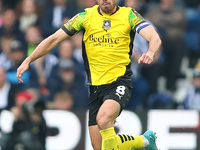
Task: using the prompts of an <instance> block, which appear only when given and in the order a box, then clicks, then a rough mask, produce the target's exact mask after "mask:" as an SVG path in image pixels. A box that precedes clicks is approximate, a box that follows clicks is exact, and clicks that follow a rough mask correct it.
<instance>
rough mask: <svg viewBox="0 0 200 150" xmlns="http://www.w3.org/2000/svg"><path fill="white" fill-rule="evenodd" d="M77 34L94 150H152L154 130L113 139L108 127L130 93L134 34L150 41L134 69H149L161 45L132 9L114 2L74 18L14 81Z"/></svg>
mask: <svg viewBox="0 0 200 150" xmlns="http://www.w3.org/2000/svg"><path fill="white" fill-rule="evenodd" d="M81 30H83V31H84V36H83V59H84V64H85V70H86V72H87V77H88V85H89V87H90V102H89V131H90V137H91V141H92V146H93V148H94V149H95V150H101V149H102V150H130V149H142V148H144V149H145V150H157V147H156V143H155V139H156V136H155V134H154V132H153V131H147V132H145V133H144V134H143V135H140V136H128V135H117V134H116V133H115V130H114V127H113V125H114V122H115V119H116V118H117V116H118V115H120V112H121V111H122V109H123V108H124V106H125V105H126V103H127V102H128V100H129V98H130V93H131V90H132V84H131V78H130V76H131V75H132V71H131V69H130V62H131V61H130V56H131V51H132V47H133V39H134V35H135V33H136V32H138V33H139V34H140V35H141V36H142V37H144V38H145V39H146V40H147V41H149V48H148V51H147V52H146V53H144V54H143V55H142V56H141V57H140V58H139V60H138V63H139V64H140V63H145V64H150V63H151V62H152V61H153V58H154V56H155V55H156V53H157V52H158V51H159V49H160V46H161V40H160V38H159V35H158V34H157V32H156V31H155V30H154V28H153V27H152V26H151V25H150V24H148V23H147V22H146V21H145V20H144V18H143V17H141V16H140V14H138V13H137V12H136V11H135V10H133V9H131V8H127V7H119V6H117V0H98V5H95V6H93V7H91V8H87V9H85V11H84V12H82V13H79V14H77V15H76V16H74V17H73V18H72V19H71V20H69V21H68V22H67V23H66V24H64V25H63V27H62V28H60V29H58V31H56V32H55V33H54V34H53V35H51V36H49V37H48V38H46V39H45V40H44V41H42V42H41V43H40V44H39V45H38V46H37V47H36V49H35V50H34V51H33V53H32V54H31V55H30V56H29V57H27V58H26V59H25V60H24V62H23V63H22V64H21V65H20V66H19V68H18V69H17V78H18V81H19V82H23V81H22V79H21V76H22V74H23V73H24V72H25V71H26V70H27V69H28V68H29V64H30V63H31V62H33V61H34V60H36V59H38V58H39V57H41V56H43V55H45V54H47V53H48V52H49V51H50V50H51V49H52V48H54V47H55V46H56V45H58V44H59V43H60V42H62V41H63V40H65V39H67V38H69V37H70V36H73V35H74V34H76V33H78V32H79V31H81ZM77 94H78V93H77Z"/></svg>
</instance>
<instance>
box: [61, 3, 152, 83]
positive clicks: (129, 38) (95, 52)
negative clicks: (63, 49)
mask: <svg viewBox="0 0 200 150" xmlns="http://www.w3.org/2000/svg"><path fill="white" fill-rule="evenodd" d="M148 25H149V24H148V23H147V22H146V21H145V20H144V18H143V17H141V16H140V15H139V14H138V13H137V12H136V11H135V10H133V9H132V8H128V7H118V8H117V10H116V12H114V13H113V14H101V13H100V11H99V6H98V5H95V6H94V7H92V8H87V9H85V12H82V13H79V14H77V15H76V16H74V17H73V18H72V19H70V20H69V21H68V22H67V23H66V24H64V25H63V27H62V29H63V30H64V31H65V32H66V33H67V34H68V35H70V36H72V35H74V34H76V33H78V32H79V31H81V30H83V31H84V36H83V59H84V63H85V70H86V72H87V75H88V83H89V84H90V85H96V86H98V85H103V84H108V83H112V82H113V81H115V80H117V78H119V77H122V76H131V75H132V71H131V69H130V62H131V60H130V56H131V54H132V53H131V52H132V48H133V39H134V35H135V33H136V32H139V31H140V30H141V29H142V28H144V27H146V26H148Z"/></svg>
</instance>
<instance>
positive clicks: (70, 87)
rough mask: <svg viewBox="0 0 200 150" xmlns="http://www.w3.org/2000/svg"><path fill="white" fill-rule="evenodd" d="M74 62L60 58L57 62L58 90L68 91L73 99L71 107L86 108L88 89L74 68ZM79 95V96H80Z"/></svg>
mask: <svg viewBox="0 0 200 150" xmlns="http://www.w3.org/2000/svg"><path fill="white" fill-rule="evenodd" d="M74 69H75V68H74V62H73V61H72V60H70V59H61V60H60V62H59V77H60V79H59V82H57V83H59V85H58V86H57V88H56V89H57V90H58V91H68V92H69V93H70V94H71V95H72V98H73V99H74V105H73V109H75V110H76V109H87V108H88V103H87V102H88V91H87V87H86V86H85V81H84V80H82V79H81V78H80V77H79V76H78V75H77V74H76V73H75V70H74ZM80 95H81V96H80Z"/></svg>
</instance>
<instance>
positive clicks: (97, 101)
mask: <svg viewBox="0 0 200 150" xmlns="http://www.w3.org/2000/svg"><path fill="white" fill-rule="evenodd" d="M132 89H133V87H132V81H131V79H130V78H128V79H127V78H118V79H117V80H116V81H114V82H112V83H110V84H106V85H100V86H90V102H89V126H92V125H97V122H96V116H97V113H98V111H99V108H100V107H101V105H102V104H103V102H104V101H105V100H107V99H113V100H115V101H117V102H118V103H119V104H120V105H121V111H122V109H123V108H124V107H125V106H126V104H127V102H128V101H129V98H130V96H131V93H132Z"/></svg>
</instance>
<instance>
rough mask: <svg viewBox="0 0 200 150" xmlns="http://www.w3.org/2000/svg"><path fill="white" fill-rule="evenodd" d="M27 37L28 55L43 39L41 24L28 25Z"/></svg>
mask: <svg viewBox="0 0 200 150" xmlns="http://www.w3.org/2000/svg"><path fill="white" fill-rule="evenodd" d="M25 37H26V42H27V56H29V55H30V54H31V53H32V52H33V50H34V49H35V48H36V46H37V45H38V44H39V43H40V42H41V41H42V33H41V31H40V28H39V26H36V25H31V26H29V27H27V29H26V32H25Z"/></svg>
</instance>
